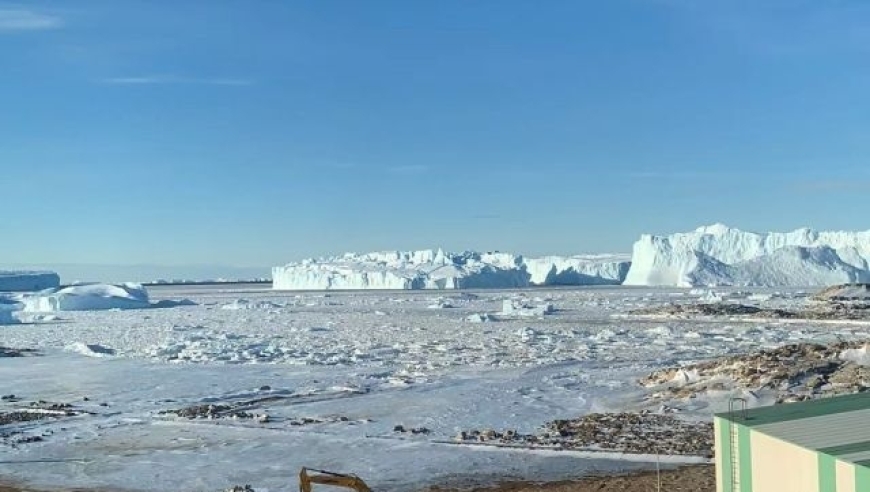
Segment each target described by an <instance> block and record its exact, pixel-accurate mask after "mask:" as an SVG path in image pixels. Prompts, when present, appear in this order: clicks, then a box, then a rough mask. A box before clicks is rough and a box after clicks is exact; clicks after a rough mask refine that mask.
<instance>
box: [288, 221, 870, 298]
mask: <svg viewBox="0 0 870 492" xmlns="http://www.w3.org/2000/svg"><path fill="white" fill-rule="evenodd" d="M272 280H273V287H274V289H277V290H336V289H337V290H344V289H347V290H358V289H484V288H523V287H533V286H553V285H620V284H623V285H636V286H666V287H699V286H745V287H818V286H828V285H835V284H845V283H870V231H864V232H849V231H839V232H819V231H814V230H813V229H808V228H804V229H798V230H795V231H792V232H766V233H755V232H746V231H742V230H740V229H736V228H732V227H728V226H725V225H723V224H713V225H709V226H703V227H699V228H698V229H695V230H694V231H690V232H683V233H676V234H670V235H661V236H658V235H650V234H644V235H642V236H641V238H640V239H639V240H638V241H637V242H635V244H634V248H633V250H632V253H631V255H627V254H603V255H576V256H544V257H525V256H522V255H518V254H511V253H500V252H490V253H481V252H475V251H465V252H461V253H451V252H445V251H443V250H441V249H429V250H421V251H383V252H375V253H363V254H359V253H346V254H344V255H341V256H333V257H327V258H319V259H308V260H303V261H300V262H295V263H290V264H287V265H284V266H278V267H275V268H273V269H272Z"/></svg>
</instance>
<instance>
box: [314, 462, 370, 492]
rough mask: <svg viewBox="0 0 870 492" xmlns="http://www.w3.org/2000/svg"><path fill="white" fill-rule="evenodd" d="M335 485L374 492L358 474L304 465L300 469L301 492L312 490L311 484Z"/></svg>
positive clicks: (357, 490) (363, 491)
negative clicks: (347, 473) (335, 471)
mask: <svg viewBox="0 0 870 492" xmlns="http://www.w3.org/2000/svg"><path fill="white" fill-rule="evenodd" d="M313 483H318V484H323V485H334V486H336V487H345V488H348V489H353V490H356V492H372V489H370V488H369V486H368V485H366V483H365V482H364V481H363V479H361V478H359V477H358V476H356V475H346V474H344V473H334V472H329V471H325V470H315V469H313V468H305V467H302V470H300V471H299V492H311V484H313Z"/></svg>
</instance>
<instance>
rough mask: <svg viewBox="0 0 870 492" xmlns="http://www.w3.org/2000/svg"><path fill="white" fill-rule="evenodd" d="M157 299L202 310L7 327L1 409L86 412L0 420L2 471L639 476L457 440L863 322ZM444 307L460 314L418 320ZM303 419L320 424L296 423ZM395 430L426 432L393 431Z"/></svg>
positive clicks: (615, 304)
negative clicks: (213, 410)
mask: <svg viewBox="0 0 870 492" xmlns="http://www.w3.org/2000/svg"><path fill="white" fill-rule="evenodd" d="M150 294H151V298H152V299H154V300H164V299H177V298H179V297H186V298H190V299H192V300H193V301H195V302H196V303H197V305H188V306H179V307H176V308H174V309H154V310H146V311H142V310H108V311H71V312H67V313H64V316H63V317H64V319H63V320H58V321H51V320H48V319H47V318H45V319H44V321H35V322H34V323H33V324H29V325H24V324H22V325H12V326H4V327H3V329H0V346H5V347H16V348H35V349H40V350H41V351H42V352H43V354H44V355H43V356H41V357H22V358H5V359H0V395H9V394H14V395H17V396H18V397H19V398H21V402H20V403H17V402H11V401H3V402H0V412H5V411H11V410H14V409H18V408H26V405H27V402H29V401H38V400H45V401H49V402H57V403H72V404H73V405H74V407H75V408H79V409H82V410H86V411H87V412H90V414H83V415H79V416H76V417H71V418H62V419H57V420H54V419H50V420H44V421H40V422H37V423H34V422H27V423H22V424H12V425H10V426H5V427H4V431H15V432H21V433H22V434H16V435H15V437H16V438H17V437H24V438H26V437H33V436H39V437H42V438H43V441H41V442H34V443H29V444H22V445H18V446H14V447H13V446H9V445H6V444H3V441H2V439H0V477H2V478H4V479H8V480H11V481H17V482H20V483H22V484H26V485H28V486H31V487H33V488H35V489H41V490H50V489H54V488H65V489H69V488H98V489H106V490H109V489H112V490H121V489H123V490H131V491H132V490H142V491H158V490H204V491H208V490H214V491H217V490H224V489H226V488H228V487H230V486H231V485H234V484H246V483H247V484H251V485H252V486H253V487H254V488H255V489H256V490H287V489H288V488H293V487H294V486H295V479H294V477H295V473H296V472H297V471H298V469H299V467H301V466H310V467H315V468H322V469H328V470H336V471H342V472H352V473H357V474H359V475H360V476H362V477H363V478H364V479H365V480H366V481H367V482H369V484H370V485H371V486H372V488H373V490H389V491H399V492H403V491H418V490H423V489H425V487H426V486H428V485H431V484H441V485H483V484H491V483H493V482H494V481H500V480H505V479H518V480H523V479H524V480H557V479H569V478H577V477H580V476H584V475H588V474H591V473H595V474H601V473H606V472H608V471H622V472H624V471H630V470H634V469H638V468H647V469H649V468H654V467H655V457H650V456H646V457H644V456H633V457H632V456H625V455H618V454H613V453H593V452H549V451H529V450H523V449H494V448H487V447H479V446H474V445H460V444H456V443H454V442H453V436H455V435H456V433H457V432H459V431H461V430H471V429H479V430H483V429H487V428H492V429H496V430H505V429H516V430H517V431H519V432H533V431H535V430H536V429H538V428H539V427H540V426H541V425H542V424H544V423H545V422H546V421H550V420H553V419H559V418H574V417H577V416H580V415H583V414H586V413H590V412H599V411H620V410H634V409H639V408H646V407H645V406H643V404H642V402H641V401H640V396H641V395H642V394H643V391H645V390H644V389H643V388H640V387H639V385H638V384H637V382H636V381H637V378H638V377H640V376H642V375H645V374H647V373H648V372H650V371H652V370H655V369H660V368H662V367H670V366H673V365H679V364H682V363H684V362H689V361H697V360H701V359H706V358H710V357H717V356H722V355H727V354H733V353H739V352H746V351H754V350H758V349H759V348H765V347H774V346H778V345H782V344H785V343H793V342H801V341H816V342H832V341H835V340H837V339H846V340H850V339H859V338H867V337H870V333H868V331H870V326H867V325H864V326H862V325H859V324H854V323H844V324H836V323H834V324H826V325H823V326H820V325H818V324H813V323H811V322H808V323H801V322H794V321H792V322H790V323H777V322H776V321H772V320H767V321H764V322H739V321H722V322H698V321H691V320H680V319H669V320H642V319H628V318H616V317H614V315H617V314H621V313H625V312H627V311H628V310H631V309H634V308H638V307H642V306H648V305H650V304H660V303H667V302H671V301H675V300H679V301H682V302H697V301H698V294H694V295H690V294H689V292H688V291H685V290H678V289H670V290H669V289H654V290H651V289H623V288H611V287H589V288H573V289H565V288H561V289H546V288H544V289H535V290H534V291H530V292H528V293H525V296H523V297H526V298H528V299H532V301H530V302H531V303H533V304H540V303H539V301H538V300H537V299H541V300H542V302H543V303H550V302H551V303H552V304H553V305H555V306H557V307H558V309H557V310H555V311H553V312H551V313H550V314H548V315H546V316H541V317H534V318H528V317H517V318H503V319H499V320H498V321H497V322H492V323H473V322H469V317H473V316H476V317H478V319H480V315H479V314H477V313H493V312H497V311H498V310H499V309H500V308H501V307H502V305H503V304H504V301H505V300H508V301H512V300H516V299H517V298H518V297H519V296H521V295H522V294H523V293H518V292H516V291H499V290H485V291H484V290H482V291H477V292H474V293H469V292H463V293H455V294H453V293H451V294H446V293H444V292H437V293H436V292H425V291H408V292H383V291H372V292H351V293H347V292H328V293H287V292H277V291H272V290H268V289H265V288H262V289H253V288H243V287H233V286H199V287H153V288H151V289H150ZM717 295H721V296H722V297H723V298H730V297H732V294H729V293H727V292H720V293H718V294H717ZM733 295H738V294H733ZM739 295H741V296H758V298H764V299H768V300H767V301H765V302H767V303H773V304H771V305H776V306H779V307H787V306H789V305H792V304H795V303H800V302H804V301H805V297H806V296H805V294H801V293H794V292H791V291H788V290H785V289H780V290H778V292H777V293H776V295H775V296H774V295H773V294H772V292H771V291H768V290H758V289H756V290H749V291H745V292H743V291H742V292H741V293H739ZM533 296H535V297H533ZM447 301H450V304H451V305H452V306H453V307H452V308H449V309H430V308H429V306H432V305H435V304H438V303H445V304H446V303H447ZM227 305H238V306H261V308H251V309H224V306H227ZM844 356H845V357H850V358H853V359H859V358H861V359H863V358H865V357H866V354H865V353H857V352H856V353H849V354H844ZM681 377H682V379H683V380H686V381H689V380H691V379H692V378H693V377H694V376H693V375H692V374H690V373H685V374H682V375H681ZM86 397H87V399H88V400H87V401H85V398H86ZM254 399H262V401H263V402H264V403H262V404H259V405H257V406H255V407H254V408H252V409H251V410H250V411H251V412H254V413H256V414H257V415H268V416H269V419H268V422H266V423H262V422H257V421H256V420H243V419H216V420H208V419H198V420H187V419H183V418H177V417H173V416H170V415H167V414H165V413H161V412H165V411H167V410H172V409H179V408H184V407H187V406H190V405H207V404H227V403H233V402H240V401H245V400H254ZM101 403H105V404H106V405H107V406H102V405H100V404H101ZM671 404H672V405H675V406H678V407H679V406H680V405H684V406H685V408H684V409H683V414H685V415H687V416H690V417H691V418H696V417H697V418H709V416H710V414H711V413H712V412H713V411H722V410H724V409H725V407H727V397H726V398H724V399H723V400H722V401H721V402H719V401H718V400H715V401H714V400H705V399H704V398H698V399H692V400H691V401H688V402H686V401H674V402H672V403H671ZM656 405H658V404H656ZM339 417H344V418H345V419H346V420H342V419H341V418H339ZM301 418H312V419H317V420H321V421H322V422H320V423H313V424H310V425H293V424H291V421H294V420H298V419H301ZM396 425H403V426H405V427H406V428H414V427H426V428H428V429H430V431H431V432H430V433H429V434H426V435H410V434H399V433H396V432H394V431H393V428H394V426H396ZM684 461H686V458H677V457H664V458H663V462H664V463H670V464H675V463H679V462H684Z"/></svg>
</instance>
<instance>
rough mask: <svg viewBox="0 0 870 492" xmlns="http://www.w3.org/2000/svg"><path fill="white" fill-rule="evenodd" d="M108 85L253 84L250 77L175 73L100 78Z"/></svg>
mask: <svg viewBox="0 0 870 492" xmlns="http://www.w3.org/2000/svg"><path fill="white" fill-rule="evenodd" d="M100 82H102V83H104V84H110V85H170V84H176V85H178V84H188V85H225V86H244V85H253V83H254V81H253V80H250V79H239V78H224V77H181V76H177V75H145V76H136V77H110V78H106V79H102V80H100Z"/></svg>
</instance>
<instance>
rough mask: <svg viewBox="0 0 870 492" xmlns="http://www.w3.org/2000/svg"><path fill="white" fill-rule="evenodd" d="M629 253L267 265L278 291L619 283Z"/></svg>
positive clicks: (393, 255)
mask: <svg viewBox="0 0 870 492" xmlns="http://www.w3.org/2000/svg"><path fill="white" fill-rule="evenodd" d="M627 271H628V257H627V256H617V255H599V256H575V257H559V256H549V257H544V258H524V257H522V256H519V255H514V254H510V253H478V252H474V251H466V252H463V253H447V252H444V251H442V250H440V249H439V250H423V251H408V252H402V251H387V252H377V253H365V254H355V253H347V254H345V255H342V256H337V257H332V258H322V259H316V260H315V259H309V260H304V261H301V262H297V263H290V264H288V265H286V266H280V267H275V268H273V269H272V282H273V288H275V289H277V290H330V289H349V290H354V289H459V288H463V289H483V288H521V287H528V286H530V285H598V284H619V283H621V282H622V280H623V279H624V278H625V274H626V273H627Z"/></svg>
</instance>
